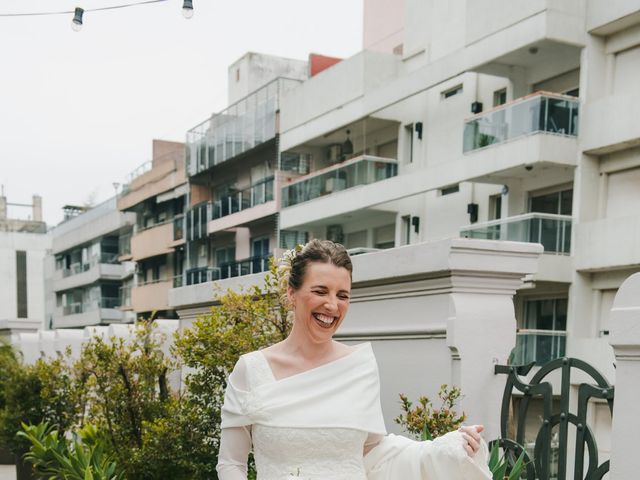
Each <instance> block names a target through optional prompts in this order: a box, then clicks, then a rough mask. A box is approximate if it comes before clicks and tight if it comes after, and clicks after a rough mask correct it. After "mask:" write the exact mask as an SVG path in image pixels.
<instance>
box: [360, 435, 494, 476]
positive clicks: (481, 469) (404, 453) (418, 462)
mask: <svg viewBox="0 0 640 480" xmlns="http://www.w3.org/2000/svg"><path fill="white" fill-rule="evenodd" d="M463 444H464V439H463V437H462V435H461V434H460V432H449V433H447V434H446V435H443V436H442V437H438V438H436V439H435V440H433V441H426V442H417V441H414V440H411V439H408V438H405V437H401V436H397V435H393V434H390V435H387V436H386V437H384V438H383V439H382V440H381V441H380V442H379V443H378V445H377V446H375V447H374V448H373V449H372V450H371V451H370V452H369V453H368V454H367V455H366V456H365V457H364V463H365V469H366V471H367V480H397V479H399V478H402V479H404V480H433V479H439V478H450V479H464V480H491V478H492V476H491V472H490V471H489V468H488V467H487V456H488V452H487V445H486V443H484V441H483V442H482V443H481V448H480V451H479V452H477V453H476V454H475V455H474V456H473V457H470V456H469V455H467V452H466V451H465V449H464V447H463Z"/></svg>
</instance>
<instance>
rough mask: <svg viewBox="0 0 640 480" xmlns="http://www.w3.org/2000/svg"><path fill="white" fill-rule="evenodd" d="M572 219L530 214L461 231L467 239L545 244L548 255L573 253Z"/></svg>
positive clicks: (567, 216) (475, 225) (562, 216)
mask: <svg viewBox="0 0 640 480" xmlns="http://www.w3.org/2000/svg"><path fill="white" fill-rule="evenodd" d="M571 226H572V217H571V216H569V215H552V214H547V213H526V214H524V215H516V216H514V217H509V218H503V219H500V220H493V221H491V222H484V223H476V224H474V225H470V226H468V227H463V228H461V229H460V236H461V237H463V238H480V239H483V240H507V241H513V242H528V243H541V244H542V246H543V247H544V253H555V254H563V255H569V254H570V253H571Z"/></svg>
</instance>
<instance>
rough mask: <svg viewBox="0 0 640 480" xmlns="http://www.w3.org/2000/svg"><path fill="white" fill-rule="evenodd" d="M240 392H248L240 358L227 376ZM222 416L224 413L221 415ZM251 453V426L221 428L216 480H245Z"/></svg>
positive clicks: (243, 366) (243, 363)
mask: <svg viewBox="0 0 640 480" xmlns="http://www.w3.org/2000/svg"><path fill="white" fill-rule="evenodd" d="M229 381H230V382H233V385H234V386H236V387H237V388H239V389H241V390H249V382H248V378H247V367H246V365H245V362H244V359H243V358H242V357H241V358H240V359H239V360H238V362H237V363H236V365H235V367H234V368H233V372H231V375H229ZM222 415H223V416H224V411H223V413H222ZM250 451H251V426H250V425H249V426H244V427H228V428H223V429H222V431H221V434H220V450H219V451H218V464H217V465H216V471H217V472H218V480H247V459H248V457H249V452H250Z"/></svg>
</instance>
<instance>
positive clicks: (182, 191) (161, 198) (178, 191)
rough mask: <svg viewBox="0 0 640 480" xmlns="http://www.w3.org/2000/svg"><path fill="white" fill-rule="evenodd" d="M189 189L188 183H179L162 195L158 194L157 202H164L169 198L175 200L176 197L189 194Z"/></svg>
mask: <svg viewBox="0 0 640 480" xmlns="http://www.w3.org/2000/svg"><path fill="white" fill-rule="evenodd" d="M188 190H189V189H188V187H187V184H186V183H183V184H182V185H178V186H177V187H176V188H174V189H173V190H169V191H168V192H165V193H161V194H160V195H158V196H157V197H156V203H162V202H166V201H169V200H173V199H174V198H178V197H182V196H183V195H186V194H187V191H188Z"/></svg>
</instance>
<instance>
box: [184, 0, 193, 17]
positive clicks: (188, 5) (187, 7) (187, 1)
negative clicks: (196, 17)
mask: <svg viewBox="0 0 640 480" xmlns="http://www.w3.org/2000/svg"><path fill="white" fill-rule="evenodd" d="M182 16H183V17H184V18H187V19H189V18H191V17H193V0H184V3H183V4H182Z"/></svg>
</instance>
